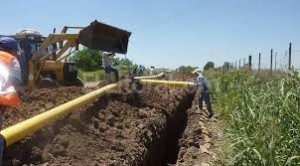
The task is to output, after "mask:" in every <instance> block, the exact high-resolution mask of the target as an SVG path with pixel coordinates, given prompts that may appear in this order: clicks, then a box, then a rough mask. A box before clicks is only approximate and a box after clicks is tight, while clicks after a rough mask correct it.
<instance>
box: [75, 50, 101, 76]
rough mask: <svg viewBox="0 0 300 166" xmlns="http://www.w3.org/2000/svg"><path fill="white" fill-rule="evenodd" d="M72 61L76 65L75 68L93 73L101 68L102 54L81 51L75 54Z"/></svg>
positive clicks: (92, 51) (99, 52) (94, 51)
mask: <svg viewBox="0 0 300 166" xmlns="http://www.w3.org/2000/svg"><path fill="white" fill-rule="evenodd" d="M72 60H73V61H74V62H75V63H76V65H77V67H78V68H79V69H81V70H83V71H95V70H99V69H101V68H102V52H101V51H96V50H91V49H87V48H85V49H83V50H81V51H78V52H76V53H75V55H74V56H73V57H72Z"/></svg>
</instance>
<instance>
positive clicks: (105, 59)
mask: <svg viewBox="0 0 300 166" xmlns="http://www.w3.org/2000/svg"><path fill="white" fill-rule="evenodd" d="M114 56H115V53H114V52H103V53H102V65H103V68H104V71H105V73H106V75H107V81H108V83H111V79H110V73H111V72H113V73H114V75H115V80H116V82H118V81H119V71H118V69H117V68H115V67H114V66H112V65H111V58H113V57H114Z"/></svg>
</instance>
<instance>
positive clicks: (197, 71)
mask: <svg viewBox="0 0 300 166" xmlns="http://www.w3.org/2000/svg"><path fill="white" fill-rule="evenodd" d="M191 73H192V74H201V73H202V71H201V70H200V69H199V68H197V69H195V70H193V71H192V72H191Z"/></svg>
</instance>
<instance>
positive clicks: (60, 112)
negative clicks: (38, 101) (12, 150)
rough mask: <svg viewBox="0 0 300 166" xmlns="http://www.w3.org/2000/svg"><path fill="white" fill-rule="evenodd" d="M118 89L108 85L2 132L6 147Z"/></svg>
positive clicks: (115, 85) (113, 85)
mask: <svg viewBox="0 0 300 166" xmlns="http://www.w3.org/2000/svg"><path fill="white" fill-rule="evenodd" d="M116 88H117V84H110V85H107V86H105V87H103V88H100V89H98V90H95V91H93V92H90V93H88V94H85V95H83V96H81V97H78V98H76V99H74V100H71V101H69V102H67V103H65V104H62V105H60V106H58V107H55V108H53V109H51V110H49V111H47V112H44V113H41V114H39V115H36V116H34V117H32V118H30V119H27V120H25V121H23V122H20V123H18V124H16V125H13V126H11V127H8V128H6V129H4V130H2V131H1V134H2V136H3V137H4V138H5V140H6V147H8V146H10V145H12V144H14V143H16V142H18V141H19V140H21V139H23V138H24V137H26V136H28V135H30V134H33V133H35V132H36V131H37V130H39V129H40V128H42V127H44V126H46V125H48V124H49V123H51V122H53V121H55V120H57V119H59V118H61V117H62V116H64V115H66V114H68V113H70V112H71V111H72V110H74V109H75V108H79V107H81V106H83V105H84V104H87V103H90V102H92V101H94V100H95V99H96V98H98V97H101V96H103V95H105V94H106V93H107V92H108V91H110V90H113V89H116Z"/></svg>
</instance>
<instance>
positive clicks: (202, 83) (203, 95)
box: [192, 69, 214, 118]
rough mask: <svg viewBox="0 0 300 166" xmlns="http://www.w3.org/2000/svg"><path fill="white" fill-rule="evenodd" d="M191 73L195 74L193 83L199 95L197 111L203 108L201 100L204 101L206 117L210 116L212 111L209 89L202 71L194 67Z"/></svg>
mask: <svg viewBox="0 0 300 166" xmlns="http://www.w3.org/2000/svg"><path fill="white" fill-rule="evenodd" d="M192 73H193V74H196V75H197V78H196V81H195V85H196V86H198V87H199V89H200V96H199V108H198V109H199V111H202V109H203V101H204V102H205V103H206V109H207V111H208V113H209V115H208V118H211V117H212V116H213V115H214V113H213V110H212V107H211V101H210V90H209V85H208V81H207V79H206V78H205V77H204V76H203V74H202V71H201V70H200V69H195V70H194V71H192Z"/></svg>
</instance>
